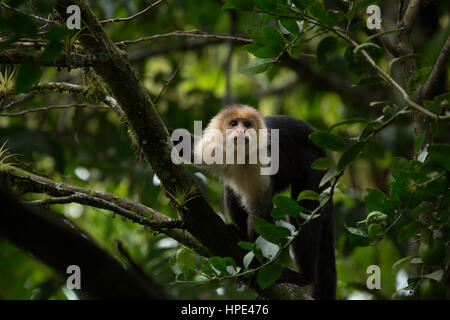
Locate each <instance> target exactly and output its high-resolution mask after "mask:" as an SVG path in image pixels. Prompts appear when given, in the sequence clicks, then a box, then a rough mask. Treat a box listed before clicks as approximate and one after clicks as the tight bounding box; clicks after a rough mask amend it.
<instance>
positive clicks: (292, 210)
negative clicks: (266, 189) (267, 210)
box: [272, 195, 305, 218]
mask: <svg viewBox="0 0 450 320" xmlns="http://www.w3.org/2000/svg"><path fill="white" fill-rule="evenodd" d="M273 203H274V205H275V209H274V213H275V216H274V213H272V217H274V218H282V217H284V216H286V215H289V216H292V217H299V216H300V212H302V211H304V210H305V209H304V208H302V207H301V206H300V205H299V204H298V203H297V201H295V200H294V199H291V198H289V197H285V196H280V195H277V196H275V197H274V198H273Z"/></svg>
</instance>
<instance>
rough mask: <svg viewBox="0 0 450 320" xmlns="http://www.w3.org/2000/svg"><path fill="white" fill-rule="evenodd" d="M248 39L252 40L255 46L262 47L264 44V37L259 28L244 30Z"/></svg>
mask: <svg viewBox="0 0 450 320" xmlns="http://www.w3.org/2000/svg"><path fill="white" fill-rule="evenodd" d="M246 32H247V34H248V36H249V37H250V39H252V40H253V41H254V42H255V43H256V44H259V45H263V44H264V43H265V39H264V36H263V34H262V32H261V29H259V28H256V29H254V28H249V29H247V30H246Z"/></svg>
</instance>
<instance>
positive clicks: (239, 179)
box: [222, 165, 270, 213]
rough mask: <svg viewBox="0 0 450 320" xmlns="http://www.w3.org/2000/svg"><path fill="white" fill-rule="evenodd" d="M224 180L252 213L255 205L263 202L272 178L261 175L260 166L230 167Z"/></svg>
mask: <svg viewBox="0 0 450 320" xmlns="http://www.w3.org/2000/svg"><path fill="white" fill-rule="evenodd" d="M227 169H228V170H227V172H226V175H225V176H224V177H223V178H222V179H223V181H224V183H225V184H226V185H227V186H229V187H230V188H231V189H232V190H233V191H234V192H235V193H236V194H237V195H238V196H240V199H241V203H242V205H243V206H244V208H245V209H246V210H247V211H248V212H249V213H251V209H252V208H253V207H254V205H255V203H259V202H261V201H262V200H263V197H265V196H266V195H267V190H268V189H269V188H270V176H263V175H261V166H260V165H234V166H228V168H227Z"/></svg>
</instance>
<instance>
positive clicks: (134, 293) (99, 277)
mask: <svg viewBox="0 0 450 320" xmlns="http://www.w3.org/2000/svg"><path fill="white" fill-rule="evenodd" d="M0 202H1V203H2V210H0V219H1V221H2V223H0V235H1V236H2V237H5V239H8V240H10V241H11V242H13V243H14V244H15V245H16V246H18V247H19V248H22V249H24V250H26V251H27V252H30V253H31V254H33V256H35V257H38V258H39V259H40V260H42V261H43V262H44V263H45V264H46V265H48V266H50V267H51V268H53V269H54V270H55V271H57V272H58V273H59V274H60V275H61V276H63V277H67V276H68V274H67V268H68V267H69V266H71V265H76V266H78V267H79V268H80V270H81V273H82V279H83V280H82V287H81V289H77V290H76V291H75V292H76V293H77V294H78V295H79V297H80V298H82V299H83V298H84V299H85V298H94V299H133V298H134V299H164V298H166V296H165V293H164V291H163V289H162V287H160V286H159V285H157V284H156V283H154V282H153V281H152V280H151V279H150V278H149V277H147V276H143V275H142V274H139V273H137V272H133V271H131V270H129V269H127V268H125V267H124V265H123V264H122V263H120V262H118V261H117V260H116V259H115V258H113V256H112V255H111V254H110V253H109V252H107V251H105V250H104V249H102V248H101V247H100V246H99V245H98V244H96V243H95V242H94V241H93V239H92V238H91V237H89V236H88V235H87V234H86V233H84V232H83V231H81V230H80V229H78V228H77V227H76V226H75V225H74V224H73V223H71V222H70V221H67V220H66V219H62V217H61V216H60V215H57V214H55V213H53V212H51V211H49V210H42V209H41V210H36V209H33V208H29V207H25V206H24V205H23V204H21V203H19V202H18V201H17V200H15V199H14V198H13V197H12V195H10V194H7V192H6V191H4V190H3V188H1V187H0ZM119 279H120V280H119ZM118 281H120V283H118Z"/></svg>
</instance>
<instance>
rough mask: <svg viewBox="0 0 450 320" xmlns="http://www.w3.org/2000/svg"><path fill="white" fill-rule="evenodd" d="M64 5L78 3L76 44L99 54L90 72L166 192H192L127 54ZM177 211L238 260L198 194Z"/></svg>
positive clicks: (217, 251) (85, 12) (210, 243)
mask: <svg viewBox="0 0 450 320" xmlns="http://www.w3.org/2000/svg"><path fill="white" fill-rule="evenodd" d="M70 4H76V5H78V6H79V7H80V9H81V15H82V17H83V23H84V25H85V26H86V29H85V30H84V32H85V33H89V35H86V36H80V37H79V40H80V42H81V43H82V45H83V46H84V47H85V48H86V49H87V50H89V51H90V52H91V53H92V54H93V55H94V56H99V57H103V58H104V59H102V61H98V62H97V63H94V64H93V68H94V70H95V71H96V72H97V74H99V75H100V76H101V77H102V78H103V80H104V81H105V83H107V84H108V85H109V87H110V89H111V91H112V92H113V93H114V95H115V97H116V98H117V100H118V102H119V103H120V105H121V106H122V109H123V111H124V112H125V114H126V116H127V118H128V123H129V125H130V127H131V128H132V129H133V131H134V134H135V136H136V140H137V142H138V144H139V145H140V147H141V150H142V151H143V153H144V155H145V156H146V158H147V159H148V161H149V162H150V164H151V166H152V168H153V170H154V171H155V172H156V174H157V176H158V177H159V179H160V180H161V185H162V186H163V189H164V190H165V191H166V192H167V195H168V196H169V197H170V195H169V193H172V194H176V192H175V190H192V189H193V188H194V189H195V190H198V189H197V187H196V186H195V183H194V180H193V179H192V177H191V175H190V174H189V172H188V171H187V170H186V168H185V167H184V166H183V165H177V164H175V163H174V162H172V158H171V152H172V149H173V144H172V141H171V139H170V137H169V134H168V132H167V129H166V127H165V126H164V123H163V122H162V120H161V118H160V116H159V114H158V113H157V111H156V109H155V107H154V105H153V103H152V101H151V99H150V97H149V96H148V94H147V92H146V90H145V89H144V88H143V87H142V85H141V83H140V81H139V79H138V77H137V75H136V73H135V71H134V70H133V69H132V67H131V65H130V62H129V61H128V59H127V57H126V56H125V55H124V54H123V53H122V52H121V51H120V50H119V49H118V48H117V46H116V45H115V44H114V43H113V42H112V41H111V39H110V38H109V37H108V36H107V35H106V34H105V32H104V30H103V29H102V27H101V26H100V24H99V22H98V20H97V18H96V17H95V15H94V14H93V13H92V11H91V10H90V8H89V7H88V6H87V4H86V2H85V1H82V0H75V1H66V0H59V1H57V5H56V9H57V11H58V12H59V14H60V15H62V16H63V17H66V15H67V14H66V8H67V6H68V5H70ZM197 192H198V191H197ZM177 210H178V212H179V213H180V216H181V217H182V219H183V222H184V224H185V227H186V229H187V230H188V231H189V232H190V233H191V234H192V235H193V236H194V237H195V238H196V239H198V240H199V241H200V242H201V243H203V244H204V245H205V246H207V247H208V249H210V251H211V253H212V254H214V255H220V256H231V257H234V258H235V259H236V261H241V259H242V257H243V254H244V252H243V250H242V249H240V248H239V246H237V242H238V241H239V237H238V235H237V234H236V233H234V232H232V231H231V230H230V229H229V228H227V226H226V225H225V224H224V222H223V221H222V220H221V218H220V217H219V216H218V215H217V214H216V213H215V212H214V211H213V210H212V208H211V207H210V206H209V204H208V203H207V202H206V200H205V198H204V197H203V196H201V195H200V194H198V196H196V197H194V198H193V199H192V200H190V201H188V202H187V203H186V204H185V205H184V206H183V207H177Z"/></svg>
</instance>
